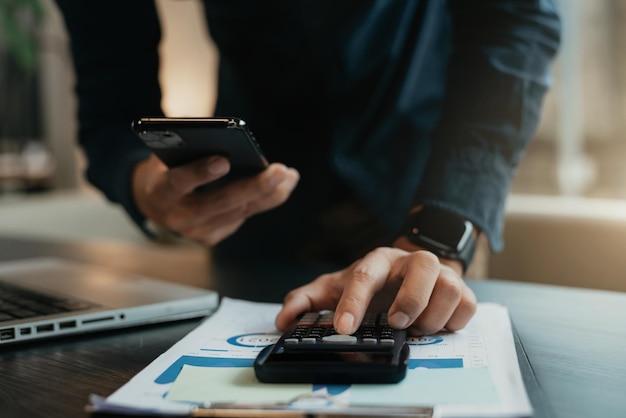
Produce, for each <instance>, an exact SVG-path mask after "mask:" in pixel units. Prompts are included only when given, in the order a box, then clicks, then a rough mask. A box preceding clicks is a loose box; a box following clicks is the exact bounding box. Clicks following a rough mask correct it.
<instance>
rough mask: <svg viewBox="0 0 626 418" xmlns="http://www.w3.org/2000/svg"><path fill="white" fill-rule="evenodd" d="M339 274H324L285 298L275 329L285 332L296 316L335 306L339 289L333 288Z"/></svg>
mask: <svg viewBox="0 0 626 418" xmlns="http://www.w3.org/2000/svg"><path fill="white" fill-rule="evenodd" d="M339 274H341V273H332V274H324V275H322V276H320V277H318V278H317V279H315V280H314V281H312V282H311V283H309V284H307V285H304V286H301V287H299V288H297V289H294V290H292V291H291V292H289V293H288V294H287V296H285V299H284V301H283V307H282V309H281V310H280V312H279V313H278V315H277V316H276V320H275V323H276V328H278V329H279V330H280V331H283V330H285V329H286V328H287V327H288V326H289V325H290V324H291V323H292V322H293V321H294V320H295V319H296V317H297V316H298V315H300V314H301V313H304V312H317V311H320V310H322V309H333V308H334V307H335V306H337V300H338V298H339V295H340V289H338V288H337V286H333V285H332V283H333V282H337V281H338V280H336V278H337V277H338V276H339ZM334 278H335V279H334Z"/></svg>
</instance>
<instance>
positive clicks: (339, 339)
mask: <svg viewBox="0 0 626 418" xmlns="http://www.w3.org/2000/svg"><path fill="white" fill-rule="evenodd" d="M322 341H323V342H325V343H340V344H355V343H356V342H357V338H356V337H355V336H354V335H343V334H334V335H327V336H325V337H322Z"/></svg>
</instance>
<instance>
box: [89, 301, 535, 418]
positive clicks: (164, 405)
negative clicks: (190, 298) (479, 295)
mask: <svg viewBox="0 0 626 418" xmlns="http://www.w3.org/2000/svg"><path fill="white" fill-rule="evenodd" d="M279 309H280V305H279V304H267V303H257V302H248V301H242V300H236V299H228V298H224V299H223V300H222V302H221V305H220V308H219V309H218V310H217V312H216V313H215V314H213V316H211V317H210V318H208V319H206V320H205V321H204V322H203V323H202V324H201V325H199V326H198V327H197V328H196V329H195V330H193V331H192V332H191V333H189V334H188V335H187V336H185V337H184V338H183V339H181V340H180V341H179V342H178V343H177V344H175V345H174V346H173V347H172V348H170V349H169V350H168V351H167V352H165V353H164V354H162V355H161V356H160V357H158V358H157V359H156V360H154V361H153V362H152V363H151V364H150V365H148V366H147V367H146V368H145V369H144V370H142V371H141V372H140V373H139V374H137V375H136V376H135V377H134V378H133V379H131V380H130V381H129V382H128V383H127V384H125V385H124V386H122V387H121V388H120V389H118V390H117V391H116V392H115V393H113V394H112V395H111V396H109V397H108V398H106V399H100V400H94V404H93V405H92V407H93V408H94V409H97V410H102V411H114V410H117V411H125V412H128V411H135V412H142V413H152V414H159V413H161V414H162V413H168V414H181V415H188V414H190V413H191V412H192V411H193V410H194V408H196V407H198V406H200V407H203V408H212V407H217V406H218V405H219V406H223V405H228V404H233V403H234V404H238V403H241V404H258V405H276V404H278V405H289V406H290V407H292V408H297V409H299V410H300V409H304V410H307V409H308V408H309V407H311V408H313V409H316V408H319V407H320V405H322V406H323V407H325V406H328V407H329V408H339V409H341V408H342V407H346V406H350V407H353V406H354V407H370V408H378V407H388V408H391V410H393V408H406V407H435V409H436V411H437V412H438V414H440V415H441V416H443V417H461V416H463V417H468V416H483V417H486V416H493V417H506V416H511V417H512V416H518V417H519V416H530V415H532V409H531V405H530V402H529V400H528V396H527V394H526V390H525V388H524V384H523V381H522V376H521V373H520V369H519V366H518V362H517V356H516V352H515V345H514V341H513V333H512V329H511V323H510V319H509V315H508V311H507V309H506V307H504V306H501V305H497V304H491V303H481V304H479V305H478V311H477V313H476V315H475V316H474V318H473V319H472V320H471V321H470V323H469V324H468V326H467V327H466V328H465V329H463V330H461V331H457V332H455V333H439V334H436V335H432V336H426V337H420V338H411V337H410V338H409V339H408V344H409V345H410V349H411V354H410V359H409V370H408V372H407V375H406V378H405V379H404V380H403V381H401V382H400V383H398V384H381V385H372V384H367V385H365V384H362V385H357V384H355V385H310V384H309V385H307V384H284V385H283V384H266V383H260V382H258V381H257V379H256V378H255V376H254V370H253V362H254V359H255V357H256V356H257V354H258V353H259V352H260V351H261V349H263V347H265V346H266V345H268V344H272V343H274V342H276V341H277V340H278V338H279V336H280V334H279V333H278V331H277V330H276V329H275V327H274V318H275V316H276V314H277V313H278V311H279ZM294 400H295V401H294Z"/></svg>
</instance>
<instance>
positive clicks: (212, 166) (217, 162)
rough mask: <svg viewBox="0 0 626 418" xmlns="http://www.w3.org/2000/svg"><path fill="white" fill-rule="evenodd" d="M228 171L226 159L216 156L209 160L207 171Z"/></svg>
mask: <svg viewBox="0 0 626 418" xmlns="http://www.w3.org/2000/svg"><path fill="white" fill-rule="evenodd" d="M227 171H228V161H226V159H224V158H222V157H217V158H214V159H212V160H210V161H209V172H210V173H211V174H214V175H216V176H217V175H220V174H224V173H225V172H227Z"/></svg>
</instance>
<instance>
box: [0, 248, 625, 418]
mask: <svg viewBox="0 0 626 418" xmlns="http://www.w3.org/2000/svg"><path fill="white" fill-rule="evenodd" d="M37 256H57V257H65V258H68V259H72V260H77V261H86V262H92V263H96V264H100V265H104V266H108V267H113V268H117V269H121V270H126V271H130V272H134V273H138V274H143V275H150V276H154V277H158V278H162V279H166V280H171V281H176V282H182V283H189V284H193V285H196V286H201V287H210V286H213V282H212V280H211V278H210V273H209V268H208V264H209V263H208V257H207V254H206V252H205V251H204V250H203V249H201V248H198V249H194V248H192V249H189V248H186V249H184V250H180V249H176V248H165V249H164V248H156V247H155V248H138V247H133V246H125V245H117V244H110V243H85V244H76V243H54V242H45V241H30V240H24V239H14V238H0V260H10V259H17V258H27V257H37ZM471 286H472V287H473V289H474V290H475V292H476V294H477V296H478V298H479V300H480V301H495V302H499V303H502V304H504V305H506V306H508V308H509V309H510V312H511V317H512V321H513V323H514V325H515V327H516V329H517V331H518V333H519V336H520V338H521V341H522V344H523V345H524V348H525V350H526V353H527V355H528V357H529V360H530V363H531V366H532V368H533V370H534V372H535V374H536V377H537V380H538V383H539V386H540V388H541V393H542V395H543V398H544V400H545V402H546V406H545V410H542V411H541V412H542V413H541V415H542V416H554V417H559V418H560V417H562V418H566V417H567V418H572V417H603V418H606V417H626V294H624V293H615V292H606V291H594V290H588V289H575V288H565V287H556V286H547V285H538V284H529V283H518V282H506V281H500V280H484V281H476V282H471ZM198 323H199V320H189V321H184V322H177V323H170V324H161V325H153V326H146V327H140V328H134V329H129V330H117V331H111V332H102V333H96V334H90V335H83V336H75V337H69V338H62V339H56V340H51V341H47V342H45V343H30V344H24V345H20V346H8V347H3V348H1V349H0V417H2V418H13V417H20V418H21V417H64V418H67V417H86V416H88V414H87V413H85V412H84V406H85V405H86V404H87V402H88V396H89V395H90V394H97V395H101V396H108V395H110V394H111V393H112V392H114V391H115V390H116V389H118V388H119V387H120V386H122V385H123V384H124V383H126V382H127V381H128V380H129V379H130V378H132V377H133V376H134V375H135V374H137V373H138V372H139V371H141V370H142V369H143V368H144V367H145V366H146V365H148V364H149V363H150V362H151V361H152V360H153V359H155V358H156V357H157V356H158V355H159V354H161V353H162V352H164V351H166V350H167V349H168V348H169V347H170V346H171V345H172V344H174V343H175V342H176V341H178V340H179V339H180V338H181V337H183V336H184V335H185V334H187V333H188V332H189V331H191V330H192V329H193V328H194V327H195V326H196V325H197V324H198Z"/></svg>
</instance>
